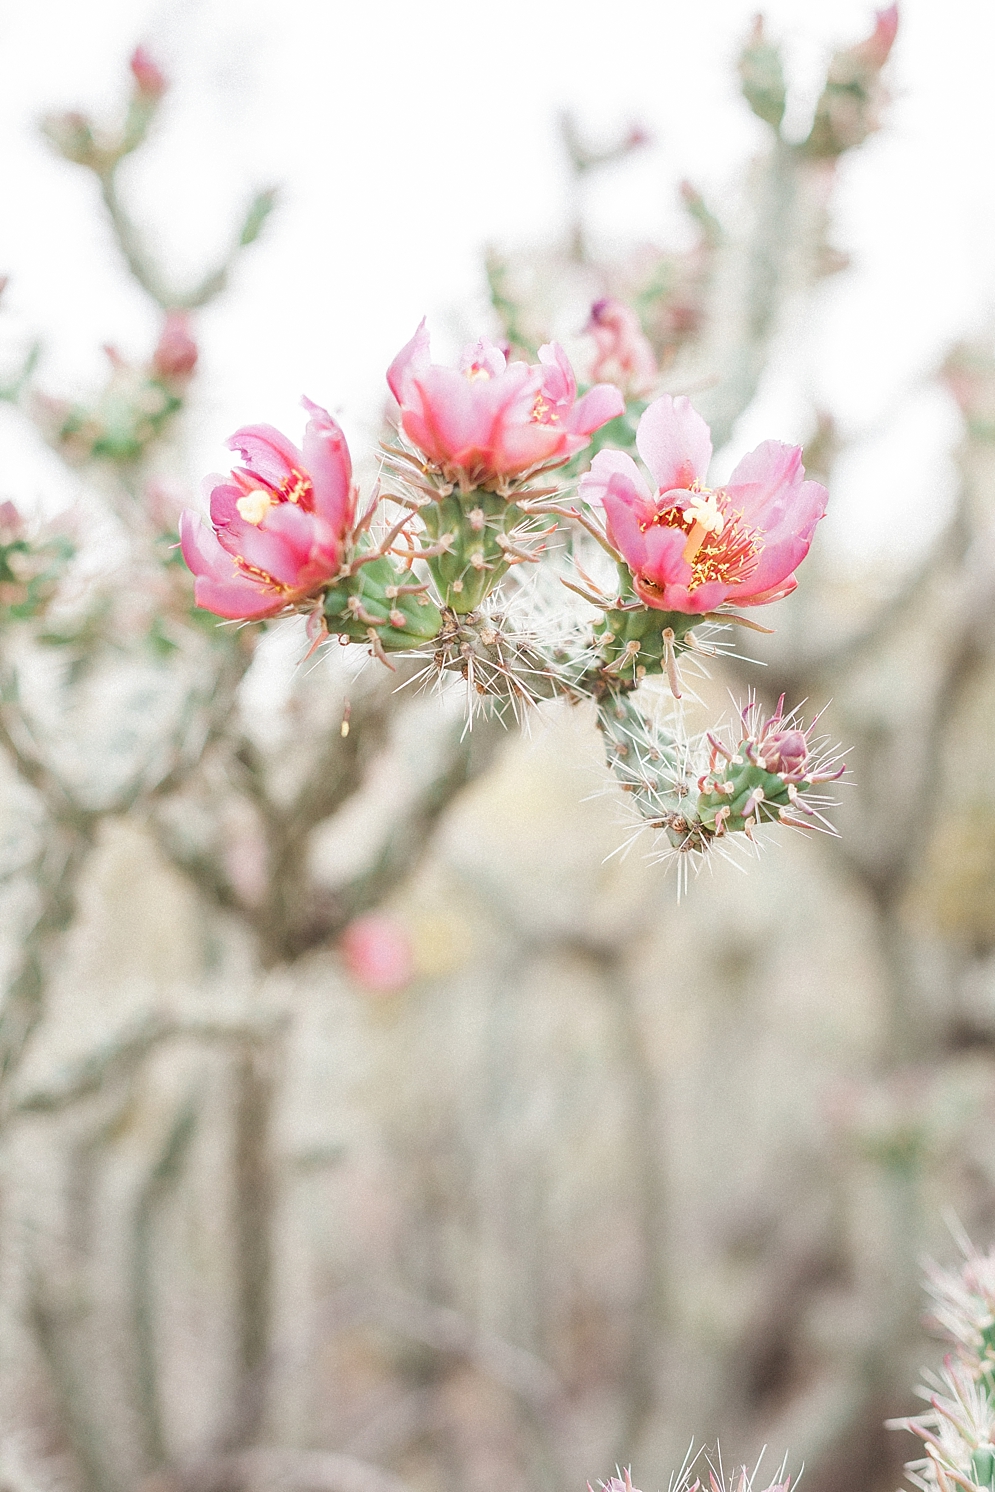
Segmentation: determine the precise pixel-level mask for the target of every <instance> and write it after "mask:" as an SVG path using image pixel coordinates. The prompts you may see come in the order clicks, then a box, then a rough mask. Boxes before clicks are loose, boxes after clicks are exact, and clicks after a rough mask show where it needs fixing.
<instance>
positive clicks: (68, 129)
mask: <svg viewBox="0 0 995 1492" xmlns="http://www.w3.org/2000/svg"><path fill="white" fill-rule="evenodd" d="M41 128H42V134H43V135H44V136H45V138H46V139H47V140H48V141H49V143H50V144H51V145H53V146H54V147H55V149H56V150H57V151H58V152H59V154H60V155H61V156H64V157H65V159H66V160H67V161H75V162H76V164H77V165H78V166H95V165H97V164H99V162H100V160H101V151H100V147H99V146H98V144H97V141H96V137H95V135H94V132H93V124H92V122H91V120H90V119H89V118H88V117H87V115H85V114H80V113H79V112H77V111H76V110H72V111H70V112H69V113H66V114H49V115H48V116H47V117H46V118H45V119H43V120H42V126H41Z"/></svg>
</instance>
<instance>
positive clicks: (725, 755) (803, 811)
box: [698, 694, 846, 834]
mask: <svg viewBox="0 0 995 1492" xmlns="http://www.w3.org/2000/svg"><path fill="white" fill-rule="evenodd" d="M742 718H743V731H742V735H741V738H740V740H739V742H738V744H737V746H736V748H735V749H734V750H731V749H730V748H729V747H728V746H727V745H726V744H725V742H724V741H721V740H719V739H718V737H716V736H713V735H709V737H708V740H709V744H710V746H711V760H710V763H709V768H708V771H707V772H706V773H705V774H704V775H703V776H702V778H701V779H700V781H699V784H698V786H699V790H700V796H699V799H698V812H699V814H700V816H701V821H702V823H703V824H705V825H706V827H707V828H708V829H710V830H711V831H712V832H713V833H715V834H729V833H735V832H737V831H739V832H744V833H747V834H748V833H750V831H751V830H752V829H753V828H754V827H756V825H758V824H761V823H770V822H776V821H780V822H781V823H787V824H792V825H794V826H795V827H814V825H813V824H812V820H813V819H819V821H820V822H821V824H822V826H823V827H824V828H825V829H827V830H829V832H831V833H834V832H835V831H834V830H833V828H832V826H831V825H830V824H829V823H828V822H827V821H826V820H825V819H823V818H822V815H821V814H820V813H819V812H818V810H817V809H816V808H815V807H814V805H813V804H812V803H811V802H806V801H805V797H804V794H805V792H806V791H807V790H808V789H810V788H812V787H813V786H815V785H816V784H818V783H823V782H833V781H835V780H837V779H838V778H839V777H842V775H843V773H844V771H845V770H846V769H845V767H843V766H839V767H837V766H836V765H835V761H833V762H830V763H826V762H819V763H817V762H815V761H813V758H812V752H811V750H810V746H809V739H808V737H809V733H810V732H811V730H812V728H813V726H814V724H815V722H813V726H810V727H809V730H808V731H807V732H806V731H803V730H802V729H801V728H800V726H799V724H798V723H797V720H796V718H795V717H794V716H791V715H789V716H787V717H786V716H785V715H784V695H783V694H782V695H781V698H780V699H779V700H778V702H777V709H776V710H775V711H774V713H773V715H771V716H770V717H769V718H768V719H767V720H764V719H763V718H762V715H761V713H760V708H759V705H758V704H757V702H756V701H755V700H751V701H750V703H749V704H748V705H747V706H746V708H745V709H744V710H743V716H742ZM806 820H807V821H808V822H806Z"/></svg>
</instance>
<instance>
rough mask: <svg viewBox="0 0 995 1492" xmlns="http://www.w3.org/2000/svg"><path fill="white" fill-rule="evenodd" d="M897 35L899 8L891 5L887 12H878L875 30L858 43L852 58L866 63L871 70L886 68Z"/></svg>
mask: <svg viewBox="0 0 995 1492" xmlns="http://www.w3.org/2000/svg"><path fill="white" fill-rule="evenodd" d="M897 33H898V6H897V5H889V6H888V8H887V10H879V11H877V12H876V14H875V20H874V30H873V31H872V32H871V34H870V36H868V37H867V38H866V40H865V41H862V42H858V43H857V45H856V46H855V47H854V48H853V49H852V51H851V56H853V57H854V58H856V59H857V60H859V61H860V62H863V63H865V64H866V65H867V66H868V67H869V68H881V67H884V65H885V63H886V62H887V61H888V57H889V55H890V53H891V49H892V47H893V46H894V44H895V36H896V35H897Z"/></svg>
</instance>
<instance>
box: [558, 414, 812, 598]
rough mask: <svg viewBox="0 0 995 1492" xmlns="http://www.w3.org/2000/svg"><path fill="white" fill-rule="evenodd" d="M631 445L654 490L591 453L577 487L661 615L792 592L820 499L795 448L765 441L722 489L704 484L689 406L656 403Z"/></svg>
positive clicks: (698, 427)
mask: <svg viewBox="0 0 995 1492" xmlns="http://www.w3.org/2000/svg"><path fill="white" fill-rule="evenodd" d="M636 445H637V447H638V450H639V454H640V456H641V457H642V458H643V461H644V462H645V463H646V465H647V467H648V468H649V470H650V472H651V474H652V476H653V478H654V481H655V483H656V492H655V493H653V492H651V491H650V489H649V487H648V486H647V485H646V482H645V480H644V478H643V476H642V473H641V472H640V470H639V468H638V466H637V465H636V463H635V462H634V461H633V460H632V458H631V456H627V455H626V454H625V453H624V452H623V451H613V450H604V451H599V452H598V454H597V455H596V456H595V458H594V460H593V461H592V463H591V470H590V471H589V472H587V473H586V474H585V475H584V476H583V477H582V478H581V483H580V493H581V496H582V497H583V498H584V499H585V500H586V501H587V502H589V503H592V504H593V505H595V506H603V508H604V513H605V521H606V529H607V533H608V538H609V539H610V541H611V543H612V544H613V545H614V546H615V548H616V549H617V550H618V552H619V554H620V555H621V557H622V558H623V559H624V561H625V563H626V564H627V565H628V566H629V569H630V570H631V571H632V576H633V586H634V588H635V591H636V594H637V595H638V596H639V598H640V599H641V600H642V601H643V602H644V603H645V604H646V605H647V606H651V607H654V608H655V609H657V610H659V611H680V612H685V613H691V614H694V615H699V614H702V613H704V612H708V611H714V609H715V608H716V607H717V606H722V605H723V604H725V603H729V604H730V605H736V606H760V605H762V604H763V603H765V602H767V601H777V600H779V599H780V598H781V597H782V596H787V595H789V594H790V593H791V591H793V590H794V588H795V586H796V584H797V581H796V580H795V577H794V570H795V567H796V566H797V565H799V564H800V563H801V561H802V560H803V559H804V558H805V556H806V554H807V553H808V551H809V546H810V545H811V542H812V535H813V533H814V531H815V525H816V524H817V523H818V521H819V519H820V518H821V517H822V516H823V514H824V512H825V510H826V500H827V497H828V494H827V492H826V489H825V487H823V486H822V485H821V484H820V483H819V482H806V481H805V468H804V467H803V466H802V463H801V447H800V446H788V445H782V443H781V442H780V441H777V440H767V441H764V443H763V445H760V446H758V447H757V449H756V450H755V451H752V452H751V453H750V455H748V456H744V457H743V459H742V461H741V462H740V463H739V465H738V466H737V467H736V470H735V471H734V472H733V474H732V476H731V477H730V479H729V481H728V483H727V484H726V485H725V487H719V488H715V489H714V490H713V489H712V488H709V487H706V486H705V485H704V478H705V475H706V473H707V471H708V465H709V462H710V461H711V459H712V438H711V434H710V432H709V429H708V426H707V425H706V424H705V421H704V420H703V419H702V418H701V415H700V414H698V413H697V411H696V410H694V409H693V408H692V407H691V403H690V400H688V399H687V398H683V397H682V398H678V399H672V398H671V397H670V395H669V394H665V395H664V396H663V397H662V398H660V399H657V400H655V401H654V402H653V403H652V404H651V405H650V406H649V408H648V409H647V410H646V412H645V413H644V415H643V417H642V419H641V420H640V421H639V428H638V430H637V432H636Z"/></svg>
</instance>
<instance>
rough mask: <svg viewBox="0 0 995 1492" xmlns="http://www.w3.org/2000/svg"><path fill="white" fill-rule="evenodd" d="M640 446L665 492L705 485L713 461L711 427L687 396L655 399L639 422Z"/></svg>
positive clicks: (637, 438)
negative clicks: (696, 482) (694, 483)
mask: <svg viewBox="0 0 995 1492" xmlns="http://www.w3.org/2000/svg"><path fill="white" fill-rule="evenodd" d="M636 446H637V448H638V450H639V454H640V456H642V458H643V460H644V461H645V462H646V465H647V466H648V467H649V469H650V471H651V473H652V474H653V477H654V479H655V481H656V484H657V487H659V488H661V489H664V490H666V489H668V488H672V487H684V488H686V487H690V485H691V483H692V482H693V481H695V480H698V481H704V479H705V477H706V475H707V473H708V464H709V462H710V461H711V459H712V437H711V435H710V434H709V430H708V426H707V425H706V424H705V421H704V420H703V419H702V417H701V415H700V414H699V413H698V411H697V410H696V409H693V408H692V407H691V401H690V399H688V398H687V397H686V396H685V395H681V396H680V397H679V398H677V399H672V398H671V396H670V395H669V394H663V395H662V396H661V397H660V398H659V399H654V401H653V403H652V404H650V405H649V406H648V408H647V409H646V411H645V413H644V414H643V416H642V419H641V420H640V421H639V427H638V429H637V431H636Z"/></svg>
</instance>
